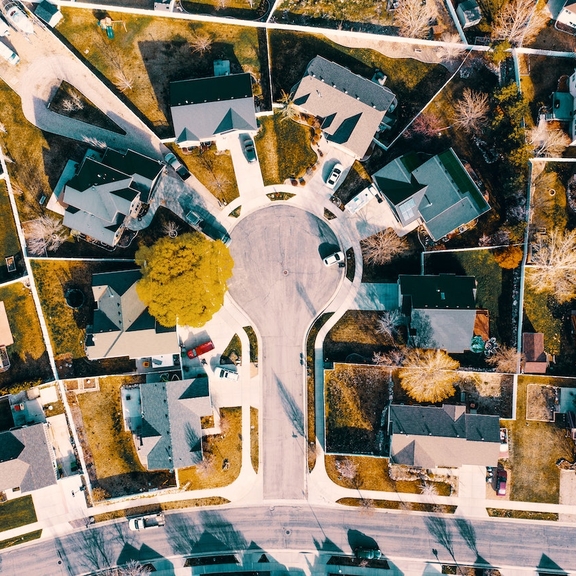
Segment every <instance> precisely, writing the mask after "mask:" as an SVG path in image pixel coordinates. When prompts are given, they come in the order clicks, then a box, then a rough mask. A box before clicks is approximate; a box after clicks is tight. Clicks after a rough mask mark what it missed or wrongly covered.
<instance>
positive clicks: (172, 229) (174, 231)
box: [162, 220, 180, 238]
mask: <svg viewBox="0 0 576 576" xmlns="http://www.w3.org/2000/svg"><path fill="white" fill-rule="evenodd" d="M179 231H180V226H178V224H176V222H174V220H167V221H166V222H164V223H163V224H162V232H164V234H166V236H169V237H170V238H176V236H178V232H179Z"/></svg>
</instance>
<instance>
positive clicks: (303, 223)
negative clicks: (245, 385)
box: [229, 205, 344, 500]
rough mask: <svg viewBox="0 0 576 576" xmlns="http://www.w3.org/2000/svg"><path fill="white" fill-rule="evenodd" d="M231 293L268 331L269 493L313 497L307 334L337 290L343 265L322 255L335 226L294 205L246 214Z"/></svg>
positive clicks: (265, 439)
mask: <svg viewBox="0 0 576 576" xmlns="http://www.w3.org/2000/svg"><path fill="white" fill-rule="evenodd" d="M231 236H232V243H231V244H230V252H231V253H232V256H233V258H234V262H235V266H234V276H233V277H232V279H231V280H230V282H229V288H230V295H231V296H232V298H233V299H234V300H235V301H236V303H237V304H238V305H239V306H240V307H241V308H242V309H243V310H244V312H245V313H246V314H247V315H248V316H249V317H250V318H251V320H252V322H253V323H254V325H255V326H256V328H257V330H258V331H259V332H260V335H261V339H262V352H261V354H260V368H261V369H262V408H263V427H262V433H261V436H260V437H261V445H262V465H263V492H264V498H265V499H267V500H273V499H300V498H304V497H305V495H306V466H307V447H306V438H305V432H306V430H305V426H306V418H305V415H306V402H305V394H304V384H305V360H306V358H305V348H304V337H305V335H306V331H307V328H308V326H309V324H310V323H311V322H312V320H313V319H314V318H315V317H316V316H317V315H318V314H319V313H320V312H321V311H322V310H323V309H324V308H325V306H326V305H327V304H328V303H329V301H330V300H331V298H332V296H333V295H334V293H335V292H336V290H337V288H338V286H339V284H340V281H341V279H342V276H343V273H344V272H343V269H340V268H338V267H334V266H333V267H330V268H327V267H325V266H324V265H323V263H322V259H321V257H324V256H326V255H327V254H329V253H331V252H332V251H334V250H335V249H338V248H339V247H338V244H337V240H336V237H335V235H334V234H333V233H332V231H331V230H330V228H329V227H328V225H327V224H326V223H325V222H323V221H321V220H320V219H318V218H317V217H316V216H314V215H312V214H310V213H308V212H306V211H304V210H301V209H299V208H295V207H293V206H287V205H279V206H278V205H271V206H268V207H266V208H263V209H261V210H259V211H257V212H254V213H253V214H251V215H250V216H248V217H246V218H244V219H242V220H241V221H240V222H239V223H238V225H237V226H236V227H235V228H234V230H233V231H232V233H231Z"/></svg>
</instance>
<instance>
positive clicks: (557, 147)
mask: <svg viewBox="0 0 576 576" xmlns="http://www.w3.org/2000/svg"><path fill="white" fill-rule="evenodd" d="M528 140H529V142H530V145H531V146H532V148H533V150H534V155H535V156H538V157H542V156H544V157H546V158H557V157H559V156H562V153H563V152H564V150H566V148H567V147H568V146H570V142H571V141H572V140H571V139H570V137H569V136H568V134H566V132H564V130H560V129H558V128H551V127H550V125H549V124H548V122H546V120H544V119H542V120H540V122H538V126H536V127H535V128H532V129H531V130H530V131H529V133H528Z"/></svg>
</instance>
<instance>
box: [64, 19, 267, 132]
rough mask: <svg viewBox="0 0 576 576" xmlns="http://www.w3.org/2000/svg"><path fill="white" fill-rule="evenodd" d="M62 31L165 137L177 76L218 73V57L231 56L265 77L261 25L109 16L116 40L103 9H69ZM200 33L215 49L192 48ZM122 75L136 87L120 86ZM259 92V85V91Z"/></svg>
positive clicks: (234, 64)
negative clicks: (104, 23) (102, 21)
mask: <svg viewBox="0 0 576 576" xmlns="http://www.w3.org/2000/svg"><path fill="white" fill-rule="evenodd" d="M62 12H63V14H64V20H63V21H62V22H61V23H60V24H59V26H58V33H59V34H60V35H62V36H64V38H65V39H66V40H67V41H68V42H69V43H70V44H71V45H72V46H73V47H74V48H75V49H76V50H77V51H78V53H79V54H80V56H81V57H84V58H86V59H87V60H88V62H89V63H90V64H91V65H92V66H93V67H94V68H95V69H96V70H97V71H98V72H100V73H101V74H102V75H103V76H104V77H105V78H106V79H107V80H108V84H109V85H110V86H111V87H112V89H113V90H115V91H116V93H117V94H118V95H119V96H120V97H121V98H122V99H123V100H124V101H125V102H129V103H131V104H132V105H133V107H135V108H136V109H137V110H138V111H139V112H140V114H141V116H143V117H144V118H145V119H146V120H147V122H148V124H149V125H150V126H151V127H153V129H154V130H155V132H156V133H157V134H158V136H160V137H161V138H166V137H170V136H173V135H174V134H173V129H172V126H171V120H170V118H171V116H170V111H169V84H170V82H173V81H175V80H185V79H188V78H205V77H208V76H212V75H213V73H214V71H213V61H214V59H224V60H230V63H231V71H232V72H233V73H236V72H241V71H244V72H252V73H253V74H254V75H255V77H256V78H257V79H258V80H259V78H260V64H259V59H258V54H259V43H258V34H257V31H256V29H255V28H248V27H244V26H233V25H230V26H228V25H223V24H213V23H208V22H204V23H201V22H188V21H181V20H170V21H167V20H166V18H154V17H151V16H141V15H130V14H123V13H120V12H115V13H112V12H110V13H109V15H110V17H111V18H112V20H119V21H122V22H123V23H124V25H125V27H126V30H124V28H123V26H116V27H115V30H114V33H115V37H114V40H109V39H108V38H107V37H106V34H105V32H104V31H102V30H100V29H99V28H98V27H97V19H98V18H101V17H102V15H103V13H102V12H99V11H92V10H78V9H76V8H74V9H66V8H64V10H63V11H62ZM195 35H201V36H203V35H209V36H210V37H211V38H212V44H211V47H210V48H209V49H208V50H207V51H205V52H204V53H203V54H200V53H199V52H194V51H193V50H192V47H191V42H192V41H193V39H194V37H195ZM119 73H122V74H124V75H125V76H126V77H127V78H129V79H130V80H132V82H133V85H132V89H131V90H128V91H126V92H125V93H121V92H120V91H119V90H118V89H115V88H114V81H115V79H116V77H117V75H118V74H119ZM256 91H257V89H256Z"/></svg>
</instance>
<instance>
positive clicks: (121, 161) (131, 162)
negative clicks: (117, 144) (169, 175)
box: [102, 148, 163, 180]
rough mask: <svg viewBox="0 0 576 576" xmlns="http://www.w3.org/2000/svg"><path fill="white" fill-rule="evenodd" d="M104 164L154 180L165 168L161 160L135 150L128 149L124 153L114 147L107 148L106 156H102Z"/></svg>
mask: <svg viewBox="0 0 576 576" xmlns="http://www.w3.org/2000/svg"><path fill="white" fill-rule="evenodd" d="M102 164H105V165H106V166H110V167H111V168H115V169H116V170H119V171H121V172H124V174H129V175H130V176H134V175H135V174H139V175H141V176H144V177H145V178H147V179H148V180H154V179H155V178H156V176H158V174H160V172H161V171H162V168H163V165H162V163H161V162H160V161H158V160H154V159H152V158H149V157H148V156H144V155H143V154H139V153H138V152H134V150H128V151H127V152H126V153H125V154H122V153H121V152H118V151H116V150H113V149H112V148H107V149H106V152H105V153H104V157H103V158H102Z"/></svg>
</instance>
